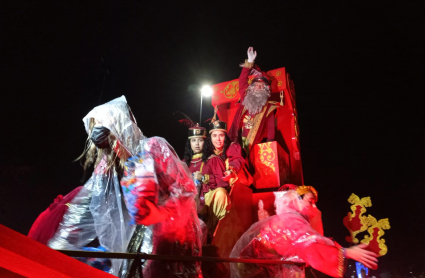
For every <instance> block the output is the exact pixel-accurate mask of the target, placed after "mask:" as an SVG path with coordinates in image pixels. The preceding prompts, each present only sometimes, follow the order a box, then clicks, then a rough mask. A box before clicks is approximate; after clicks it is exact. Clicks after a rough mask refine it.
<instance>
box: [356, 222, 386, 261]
mask: <svg viewBox="0 0 425 278" xmlns="http://www.w3.org/2000/svg"><path fill="white" fill-rule="evenodd" d="M367 224H368V225H371V226H370V227H369V229H367V231H368V233H369V235H365V236H364V239H363V240H362V241H361V243H364V244H369V243H370V242H371V241H372V240H373V239H374V237H373V234H374V229H375V228H378V229H379V231H378V237H377V239H376V242H377V243H378V246H379V249H381V250H380V251H379V255H380V256H384V255H385V254H387V252H388V247H387V245H385V239H383V238H382V239H381V237H382V236H383V235H384V234H385V232H384V230H389V229H390V228H391V226H390V221H389V220H388V218H384V219H381V220H379V221H376V218H375V217H373V216H372V215H368V217H367Z"/></svg>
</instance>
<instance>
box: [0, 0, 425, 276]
mask: <svg viewBox="0 0 425 278" xmlns="http://www.w3.org/2000/svg"><path fill="white" fill-rule="evenodd" d="M312 2H313V1H301V0H299V1H267V2H266V1H257V3H256V4H249V2H247V1H245V2H240V3H236V2H234V3H233V2H232V1H224V2H217V1H208V2H206V1H196V2H188V1H185V2H180V1H163V2H161V1H137V2H136V1H116V2H111V1H105V0H99V1H52V2H48V1H20V0H15V1H2V2H0V92H1V101H0V115H1V119H2V121H1V130H2V132H1V134H2V141H1V145H0V146H1V147H0V157H1V160H0V163H1V164H0V166H1V169H0V173H1V176H0V194H1V195H0V223H1V224H4V225H6V226H8V227H10V228H12V229H15V230H17V231H19V232H21V233H24V234H26V233H27V232H28V230H29V228H30V226H31V224H32V222H33V221H34V220H35V218H36V217H37V215H38V214H39V213H41V212H42V211H43V210H44V209H46V208H47V207H48V206H49V204H50V203H51V202H52V201H53V199H54V197H55V196H57V195H58V194H66V193H68V192H69V191H71V190H72V189H73V188H75V187H76V186H78V185H79V184H80V183H79V179H80V178H81V176H82V170H81V167H80V166H79V165H78V163H72V160H73V159H75V158H76V157H78V155H79V154H80V153H81V152H82V150H83V147H84V142H85V139H86V134H85V131H84V128H83V123H82V121H81V119H82V118H83V117H84V116H85V115H86V114H87V113H88V112H89V111H90V110H91V109H92V108H93V107H94V106H96V105H98V104H99V103H103V102H107V101H109V100H111V99H113V98H115V97H118V96H121V95H125V96H126V97H127V100H128V102H129V104H130V106H131V108H132V110H133V112H134V114H135V116H136V118H137V120H138V123H139V126H140V128H141V129H142V131H143V132H144V133H145V135H147V136H162V137H165V138H166V139H167V140H168V141H169V142H170V143H171V144H172V145H173V146H174V147H175V148H176V150H177V151H178V152H180V153H181V152H182V150H183V147H184V143H185V140H186V129H185V128H183V127H181V126H179V125H178V124H177V120H178V119H179V118H178V117H176V116H173V113H172V112H173V111H176V110H180V111H183V112H185V113H187V114H189V115H190V116H192V117H193V118H195V119H198V117H199V112H198V111H199V102H200V97H199V92H198V91H197V90H196V88H197V87H198V86H199V85H201V84H203V83H210V84H215V83H219V82H224V81H228V80H231V79H234V78H237V77H238V75H239V72H240V68H239V67H238V64H239V63H240V62H243V61H244V59H245V58H246V49H247V48H248V47H249V46H253V47H254V48H255V49H256V50H257V51H258V58H257V63H258V64H259V65H260V66H261V67H262V68H263V69H265V70H270V69H275V68H279V67H286V68H287V70H288V71H289V73H290V74H291V77H292V79H293V80H294V82H295V89H296V96H297V109H298V115H299V124H300V130H301V137H300V140H301V154H302V162H303V171H304V179H305V183H306V184H311V185H314V186H315V187H316V188H317V190H318V191H319V195H320V197H319V207H320V208H321V210H322V212H323V218H324V228H325V233H326V235H328V236H333V237H335V238H336V239H337V240H338V241H339V242H340V243H341V244H342V245H347V244H346V243H345V241H344V238H345V236H346V235H348V232H347V231H346V230H345V228H344V227H343V225H342V218H343V217H344V215H345V214H346V213H347V212H348V211H349V204H348V202H347V201H346V200H347V198H348V197H349V196H350V194H351V193H356V194H357V195H359V196H360V197H365V196H370V197H371V198H372V204H373V206H372V208H370V209H368V213H371V214H372V215H374V216H375V217H376V218H378V219H380V218H386V217H388V218H389V220H390V224H391V226H392V228H391V230H389V231H387V232H386V235H385V236H384V238H385V239H386V241H387V246H388V248H389V252H388V255H386V256H385V257H383V258H382V259H381V261H380V262H381V269H382V270H384V269H396V270H398V271H400V272H403V271H406V270H408V269H409V267H412V266H413V265H414V264H416V265H418V264H419V263H420V262H423V261H424V259H425V249H424V248H425V240H423V237H422V235H423V233H424V229H423V228H424V227H423V226H424V225H423V221H424V213H423V211H422V208H423V203H422V202H423V201H424V200H423V196H424V193H425V189H424V185H425V175H424V167H425V163H424V159H423V157H424V156H425V149H424V142H425V132H424V124H423V121H424V119H425V118H424V116H423V114H424V113H423V111H424V104H423V99H424V97H423V94H424V89H423V80H424V74H425V68H424V64H425V55H424V49H425V48H424V46H425V45H424V43H423V37H424V34H425V32H424V31H425V30H424V29H425V28H424V26H425V24H424V23H425V22H424V19H423V14H424V4H423V1H404V2H401V1H400V2H398V1H393V2H394V3H393V2H392V1H368V2H366V1H320V2H322V3H321V4H318V3H316V4H313V3H312ZM316 2H318V1H316ZM101 59H103V61H104V62H103V63H102V62H101ZM105 69H107V70H108V74H106V75H105V74H104V73H105ZM105 76H106V77H105ZM104 78H105V82H104V85H103V93H102V94H101V92H102V84H103V80H104ZM212 111H213V110H212V108H211V105H210V102H209V101H206V102H204V115H203V117H204V119H206V118H210V117H211V116H212ZM416 267H417V266H416Z"/></svg>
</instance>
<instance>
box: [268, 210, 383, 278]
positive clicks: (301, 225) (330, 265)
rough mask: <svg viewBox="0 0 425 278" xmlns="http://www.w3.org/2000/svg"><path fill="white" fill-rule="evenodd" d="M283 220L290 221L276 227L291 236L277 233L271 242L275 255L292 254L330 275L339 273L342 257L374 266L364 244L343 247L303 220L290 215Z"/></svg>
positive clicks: (333, 275) (334, 275)
mask: <svg viewBox="0 0 425 278" xmlns="http://www.w3.org/2000/svg"><path fill="white" fill-rule="evenodd" d="M285 220H286V221H287V222H288V221H289V220H290V223H289V224H288V223H284V224H283V225H284V226H282V227H281V229H280V230H282V231H288V230H289V231H290V232H291V234H293V236H291V238H288V237H285V236H283V235H280V236H279V240H277V241H276V244H275V245H274V247H275V249H276V251H277V252H278V253H279V254H281V255H283V256H288V255H289V254H296V255H298V256H299V257H300V258H301V259H303V260H304V261H305V262H306V263H307V264H308V265H310V266H311V267H313V268H314V269H317V270H319V271H320V272H323V273H325V274H327V275H329V276H332V277H342V276H343V274H344V259H345V258H348V259H353V260H357V261H359V262H361V263H363V264H364V265H365V266H367V267H370V268H374V269H375V268H376V267H377V264H376V263H375V262H377V259H376V255H375V254H374V253H373V252H371V251H367V250H364V247H361V246H358V245H357V246H352V247H350V248H346V249H344V248H341V247H340V246H335V243H333V242H332V241H331V240H330V239H328V238H325V237H323V236H321V235H320V234H319V233H317V232H316V231H314V230H313V228H312V227H311V226H310V225H309V224H308V222H307V221H306V220H305V219H302V218H301V217H291V218H288V219H285ZM295 235H296V236H295Z"/></svg>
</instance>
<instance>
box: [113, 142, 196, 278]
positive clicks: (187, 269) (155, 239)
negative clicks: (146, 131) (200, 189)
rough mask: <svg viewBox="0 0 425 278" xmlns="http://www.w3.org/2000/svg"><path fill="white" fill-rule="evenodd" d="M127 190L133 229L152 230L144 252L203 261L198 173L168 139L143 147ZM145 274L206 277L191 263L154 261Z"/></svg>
mask: <svg viewBox="0 0 425 278" xmlns="http://www.w3.org/2000/svg"><path fill="white" fill-rule="evenodd" d="M121 185H122V189H123V193H124V197H125V200H126V204H127V208H128V210H129V212H130V215H131V217H132V221H133V223H135V224H138V225H143V226H144V227H146V228H145V230H144V235H143V242H142V244H141V245H140V249H139V250H138V251H141V252H145V253H152V254H159V255H175V256H201V249H202V245H201V235H202V233H201V230H200V226H199V219H198V217H197V214H196V203H195V196H196V194H197V189H196V186H195V184H194V182H193V178H192V173H191V172H190V171H189V169H188V167H187V166H186V164H185V163H184V162H182V161H181V160H180V159H179V158H178V156H177V154H176V153H175V151H174V149H173V148H172V147H171V146H170V145H169V144H168V142H167V141H166V140H165V139H163V138H160V137H152V138H148V139H145V140H143V141H142V143H141V150H140V153H139V154H138V155H136V156H134V157H131V158H130V159H129V160H128V162H127V163H126V167H125V175H124V177H123V179H122V181H121ZM139 227H140V226H139ZM142 274H143V277H145V278H146V277H152V278H154V277H155V278H156V277H161V278H167V277H180V278H197V277H202V272H201V264H200V262H189V261H159V260H148V261H147V262H146V263H145V264H144V265H143V273H142ZM137 275H138V273H137V272H136V273H135V274H132V275H131V277H137Z"/></svg>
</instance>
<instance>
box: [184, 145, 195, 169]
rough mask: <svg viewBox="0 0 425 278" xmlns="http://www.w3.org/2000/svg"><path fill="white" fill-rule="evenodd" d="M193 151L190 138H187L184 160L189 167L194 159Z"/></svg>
mask: <svg viewBox="0 0 425 278" xmlns="http://www.w3.org/2000/svg"><path fill="white" fill-rule="evenodd" d="M192 156H193V151H192V148H191V147H190V139H189V138H187V140H186V146H185V147H184V154H183V161H184V162H185V163H186V165H187V167H189V166H190V162H191V161H192Z"/></svg>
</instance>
